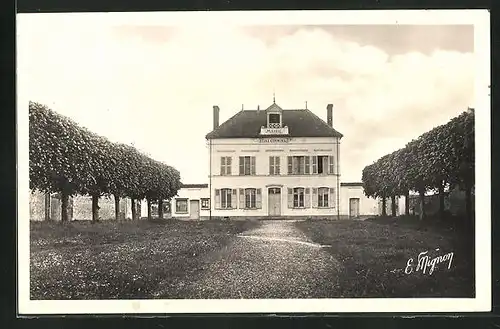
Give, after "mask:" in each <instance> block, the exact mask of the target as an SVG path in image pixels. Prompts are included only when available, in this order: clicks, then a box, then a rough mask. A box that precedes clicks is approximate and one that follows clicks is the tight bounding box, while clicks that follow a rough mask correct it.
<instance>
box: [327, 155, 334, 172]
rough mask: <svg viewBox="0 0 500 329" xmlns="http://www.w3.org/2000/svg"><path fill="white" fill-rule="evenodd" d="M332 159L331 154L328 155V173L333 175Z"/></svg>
mask: <svg viewBox="0 0 500 329" xmlns="http://www.w3.org/2000/svg"><path fill="white" fill-rule="evenodd" d="M333 160H334V159H333V155H330V156H329V157H328V162H329V164H328V173H329V174H330V175H333V174H334V171H333V165H334V162H333Z"/></svg>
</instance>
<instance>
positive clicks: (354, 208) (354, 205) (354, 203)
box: [349, 198, 359, 217]
mask: <svg viewBox="0 0 500 329" xmlns="http://www.w3.org/2000/svg"><path fill="white" fill-rule="evenodd" d="M349 217H359V199H358V198H350V199H349Z"/></svg>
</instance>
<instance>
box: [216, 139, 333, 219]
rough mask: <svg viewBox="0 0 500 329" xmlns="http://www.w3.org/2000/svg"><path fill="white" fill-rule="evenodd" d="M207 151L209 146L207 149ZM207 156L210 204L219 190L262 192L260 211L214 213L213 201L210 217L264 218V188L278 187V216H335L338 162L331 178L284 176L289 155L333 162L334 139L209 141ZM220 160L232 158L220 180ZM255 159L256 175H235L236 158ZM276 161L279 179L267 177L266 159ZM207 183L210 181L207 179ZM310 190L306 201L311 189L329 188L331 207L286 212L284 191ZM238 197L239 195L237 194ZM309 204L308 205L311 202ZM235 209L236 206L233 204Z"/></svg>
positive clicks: (321, 176) (266, 194) (265, 197)
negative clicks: (323, 157) (324, 157)
mask: <svg viewBox="0 0 500 329" xmlns="http://www.w3.org/2000/svg"><path fill="white" fill-rule="evenodd" d="M208 148H209V151H210V146H208ZM211 149H212V155H211V157H210V158H211V174H212V179H211V190H212V192H211V196H212V200H214V196H215V189H222V188H231V189H238V188H245V187H252V188H260V189H261V190H262V208H261V209H255V210H249V209H230V210H226V209H215V203H214V201H213V202H211V207H212V216H267V215H268V188H269V187H281V188H282V190H281V204H282V210H281V215H283V216H294V215H295V216H307V215H336V214H337V193H338V192H337V190H338V186H339V185H338V179H339V178H338V176H337V174H338V173H339V169H340V168H339V167H340V166H339V165H338V163H340V161H339V160H340V159H338V160H336V161H335V166H334V170H335V174H334V175H317V174H316V175H293V176H291V175H290V176H289V175H287V170H288V168H287V157H288V156H293V155H304V156H313V155H333V156H334V158H335V159H337V138H333V137H332V138H292V139H290V142H288V143H284V142H281V143H260V142H259V139H220V140H212V146H211ZM223 156H230V157H231V158H232V166H231V175H230V176H220V159H221V157H223ZM240 156H255V157H256V165H255V167H256V175H251V176H240V175H239V157H240ZM270 156H279V157H280V175H279V176H278V175H269V157H270ZM209 180H210V179H209ZM293 187H305V188H307V187H308V188H311V191H310V192H311V193H310V194H309V198H312V188H313V187H331V188H334V190H335V196H334V207H333V208H328V209H318V208H307V209H289V208H288V194H287V193H288V188H293ZM237 197H239V193H238V194H237ZM311 204H312V202H311ZM237 205H239V202H238V201H237Z"/></svg>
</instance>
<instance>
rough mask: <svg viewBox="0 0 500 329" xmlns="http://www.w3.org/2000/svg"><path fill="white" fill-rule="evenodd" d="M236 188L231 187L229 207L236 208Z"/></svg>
mask: <svg viewBox="0 0 500 329" xmlns="http://www.w3.org/2000/svg"><path fill="white" fill-rule="evenodd" d="M236 193H237V192H236V189H233V195H232V197H231V208H232V209H236V199H237V197H238V195H237V194H236Z"/></svg>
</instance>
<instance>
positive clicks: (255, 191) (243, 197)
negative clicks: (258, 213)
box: [240, 188, 262, 209]
mask: <svg viewBox="0 0 500 329" xmlns="http://www.w3.org/2000/svg"><path fill="white" fill-rule="evenodd" d="M261 207H262V194H261V189H260V188H240V209H260V208H261Z"/></svg>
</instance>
